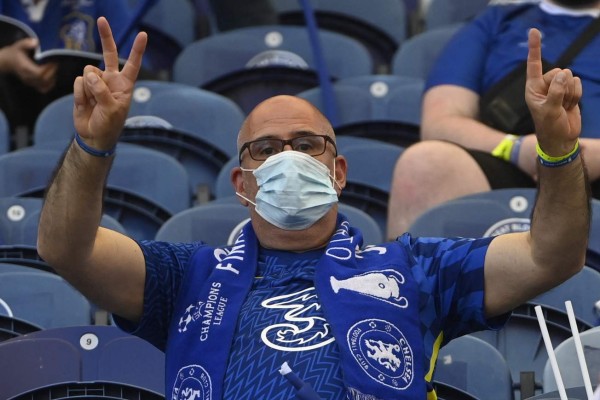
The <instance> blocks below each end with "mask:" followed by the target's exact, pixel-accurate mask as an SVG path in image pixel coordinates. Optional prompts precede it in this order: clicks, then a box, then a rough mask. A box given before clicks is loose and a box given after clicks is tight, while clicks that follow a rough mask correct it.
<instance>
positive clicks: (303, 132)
mask: <svg viewBox="0 0 600 400" xmlns="http://www.w3.org/2000/svg"><path fill="white" fill-rule="evenodd" d="M291 134H292V136H296V137H299V136H316V135H324V133H317V132H314V131H308V130H300V131H293V132H291ZM260 139H280V137H279V135H276V134H272V133H269V134H266V135H264V136H261V137H257V138H255V139H254V140H260Z"/></svg>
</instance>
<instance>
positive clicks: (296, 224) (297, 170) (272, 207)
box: [236, 151, 339, 230]
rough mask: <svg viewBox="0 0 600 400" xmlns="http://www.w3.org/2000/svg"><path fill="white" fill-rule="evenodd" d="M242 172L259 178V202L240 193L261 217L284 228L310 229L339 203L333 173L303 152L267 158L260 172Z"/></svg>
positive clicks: (283, 153)
mask: <svg viewBox="0 0 600 400" xmlns="http://www.w3.org/2000/svg"><path fill="white" fill-rule="evenodd" d="M242 171H249V172H252V173H253V174H254V176H255V178H256V183H257V185H258V193H257V194H256V199H255V200H256V202H253V201H251V200H250V199H247V198H246V197H244V196H243V195H241V194H239V193H236V194H237V195H238V196H240V197H241V198H243V199H245V200H246V201H248V202H250V203H252V204H254V206H255V208H256V212H257V213H258V215H260V216H261V217H263V218H264V219H265V220H266V221H267V222H269V223H271V224H273V225H275V226H276V227H278V228H281V229H286V230H301V229H306V228H308V227H310V226H312V225H313V224H314V223H315V222H317V221H318V220H319V219H321V218H322V217H323V216H324V215H325V214H327V212H328V211H329V210H330V209H331V207H332V206H333V204H334V203H336V202H337V201H338V196H337V193H336V191H335V189H334V188H333V184H332V180H333V182H335V177H332V176H331V175H330V174H329V169H328V168H327V166H325V164H323V163H321V162H319V161H317V160H316V159H315V158H313V157H311V156H309V155H308V154H304V153H302V152H299V151H282V152H281V153H278V154H275V155H273V156H271V157H269V158H267V160H266V161H265V162H264V163H263V164H262V165H261V166H260V167H258V168H257V169H254V170H253V169H245V168H242ZM334 171H335V168H334ZM336 183H337V182H336ZM338 186H339V185H338Z"/></svg>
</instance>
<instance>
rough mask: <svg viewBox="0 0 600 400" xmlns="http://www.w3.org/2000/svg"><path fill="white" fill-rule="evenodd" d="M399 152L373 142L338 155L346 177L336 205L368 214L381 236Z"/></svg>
mask: <svg viewBox="0 0 600 400" xmlns="http://www.w3.org/2000/svg"><path fill="white" fill-rule="evenodd" d="M403 150H404V148H403V147H400V146H395V145H391V144H387V143H383V142H377V141H376V142H374V143H372V144H370V145H368V146H348V147H346V148H345V149H344V150H343V153H341V154H342V155H343V156H345V157H346V159H347V162H348V174H347V177H346V187H345V188H344V190H342V194H341V196H340V202H342V203H345V204H348V205H351V206H354V207H356V208H358V209H360V210H363V211H364V212H366V213H367V214H369V215H370V216H371V217H372V218H373V219H375V221H377V223H378V225H379V226H380V228H381V231H382V232H385V229H386V223H387V205H388V198H389V193H390V185H391V181H392V172H393V170H394V166H395V164H396V161H397V160H398V158H399V157H400V154H402V151H403ZM374 160H377V162H374Z"/></svg>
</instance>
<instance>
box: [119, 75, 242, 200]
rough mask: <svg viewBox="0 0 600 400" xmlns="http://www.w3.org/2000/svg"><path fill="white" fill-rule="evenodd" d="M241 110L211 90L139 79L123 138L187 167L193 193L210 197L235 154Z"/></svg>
mask: <svg viewBox="0 0 600 400" xmlns="http://www.w3.org/2000/svg"><path fill="white" fill-rule="evenodd" d="M244 118H245V115H244V113H243V112H242V110H241V109H240V108H239V107H238V106H237V105H236V104H235V103H234V102H233V101H231V100H229V99H228V98H226V97H223V96H220V95H218V94H216V93H213V92H209V91H206V90H202V89H199V88H196V87H192V86H187V85H183V84H177V83H173V82H158V81H139V82H138V83H137V84H136V87H135V90H134V92H133V101H132V104H131V108H130V110H129V117H128V119H127V121H126V123H125V129H124V130H123V134H122V136H121V138H120V140H121V141H122V142H127V143H133V144H138V145H142V146H144V147H150V148H153V149H155V150H158V151H161V152H164V153H166V154H169V155H170V156H172V157H174V158H175V159H177V160H178V161H179V162H180V163H181V164H182V165H183V166H184V168H185V169H186V170H187V172H188V175H189V177H190V183H191V185H192V192H193V193H194V194H202V193H204V194H205V197H207V198H206V200H208V198H209V197H211V196H212V195H213V191H214V188H213V184H214V180H215V179H216V176H217V174H218V172H219V170H220V169H221V167H222V166H223V165H224V164H225V163H226V162H227V161H228V160H229V158H230V157H233V156H234V155H236V154H237V153H236V140H237V134H238V131H239V129H240V127H241V125H242V123H243V121H244Z"/></svg>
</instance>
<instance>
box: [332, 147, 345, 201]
mask: <svg viewBox="0 0 600 400" xmlns="http://www.w3.org/2000/svg"><path fill="white" fill-rule="evenodd" d="M347 173H348V163H347V162H346V158H345V157H344V156H337V157H336V158H335V181H336V182H337V185H336V184H334V186H335V191H336V192H338V196H339V195H340V194H341V193H342V189H343V188H345V187H346V175H347Z"/></svg>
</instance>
